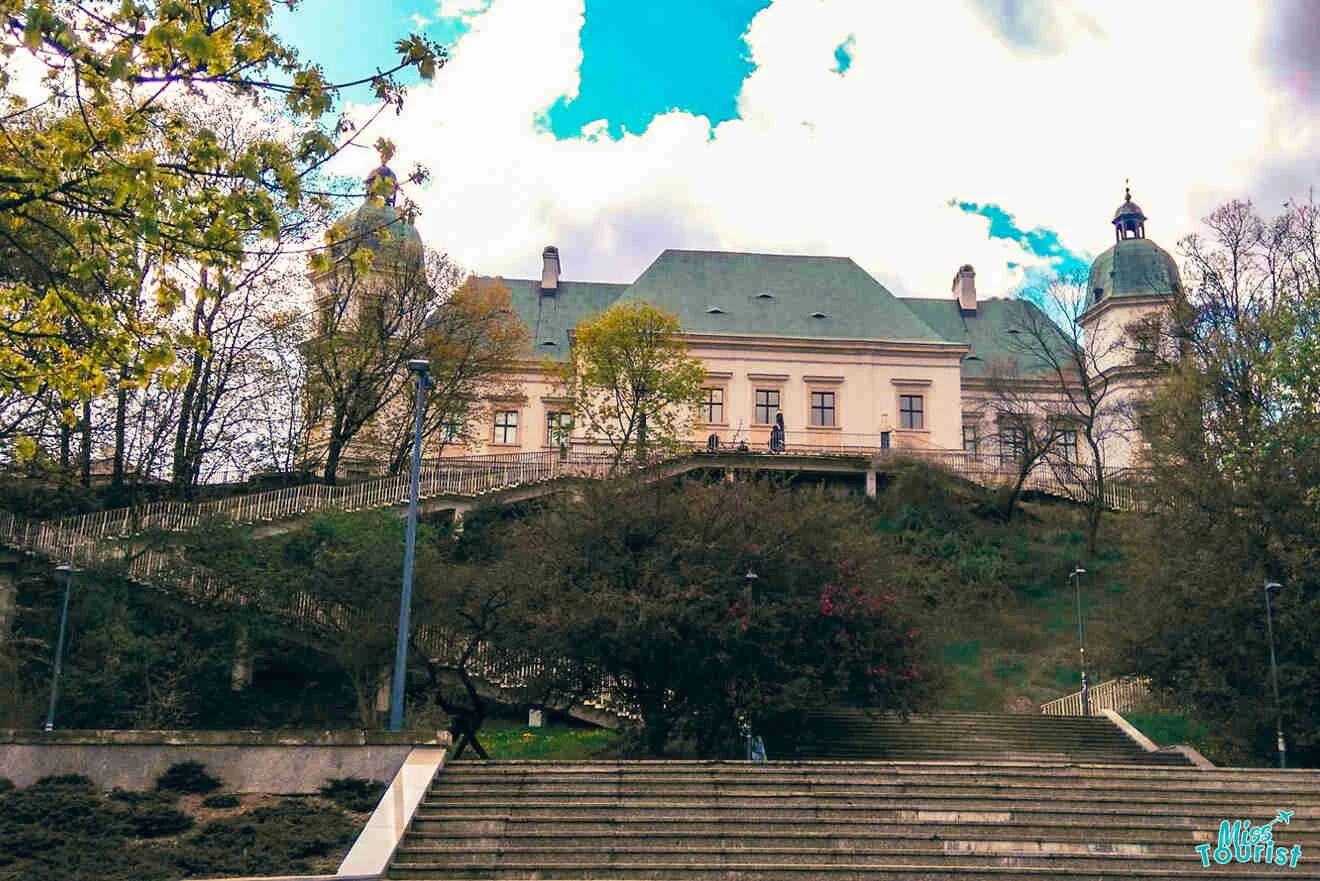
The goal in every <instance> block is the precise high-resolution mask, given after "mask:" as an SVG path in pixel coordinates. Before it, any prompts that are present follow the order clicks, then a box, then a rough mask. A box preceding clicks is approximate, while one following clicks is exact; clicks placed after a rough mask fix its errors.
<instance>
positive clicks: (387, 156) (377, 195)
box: [367, 138, 399, 205]
mask: <svg viewBox="0 0 1320 881" xmlns="http://www.w3.org/2000/svg"><path fill="white" fill-rule="evenodd" d="M376 152H377V153H379V154H380V168H377V169H376V170H375V171H373V172H372V173H371V174H369V175H367V199H368V201H372V202H375V203H376V204H380V202H381V201H383V202H384V203H385V204H386V205H393V204H394V199H395V196H396V195H397V193H398V189H399V179H398V178H397V177H395V175H394V172H393V171H391V170H390V160H391V159H393V158H394V142H393V141H391V140H389V139H388V138H377V139H376ZM377 181H381V183H377Z"/></svg>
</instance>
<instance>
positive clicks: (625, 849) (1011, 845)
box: [398, 826, 1320, 859]
mask: <svg viewBox="0 0 1320 881" xmlns="http://www.w3.org/2000/svg"><path fill="white" fill-rule="evenodd" d="M1213 838H1214V837H1213V836H1212V835H1211V834H1210V833H1208V832H1207V833H1204V834H1203V835H1200V836H1193V835H1191V834H1189V833H1188V832H1186V831H1182V832H1181V833H1180V834H1179V835H1177V836H1170V837H1166V838H1158V837H1154V838H1152V837H1147V836H1145V834H1144V833H1140V832H1138V833H1135V834H1132V835H1131V836H1130V837H1127V838H1124V839H1123V840H1121V841H1119V840H1104V841H1097V840H1093V839H1091V838H1090V836H1085V835H1079V836H1078V837H1077V838H1075V839H1072V840H1067V841H1041V840H1037V839H1032V838H1028V837H1026V836H1023V835H996V834H994V830H982V834H981V835H978V836H967V837H961V836H952V837H944V836H937V835H931V834H926V835H923V836H916V835H904V834H902V833H892V834H889V835H821V834H815V833H812V832H810V831H800V832H799V831H790V830H779V831H777V832H776V831H758V832H755V833H753V832H750V831H747V832H741V831H739V830H738V829H736V828H732V826H731V827H730V828H729V829H728V830H727V831H726V832H724V833H722V834H710V833H706V834H699V835H698V834H693V835H679V834H673V833H631V834H625V833H619V834H615V835H609V834H598V835H545V834H540V835H529V834H522V835H514V834H510V833H507V832H506V833H504V834H502V835H488V836H477V835H462V836H460V835H449V836H416V837H414V836H409V837H408V839H407V840H406V841H405V842H404V843H403V845H402V846H401V847H400V848H399V851H398V852H399V854H400V855H410V856H418V857H419V858H421V857H426V858H428V859H433V858H435V856H436V855H448V854H455V853H460V852H461V853H469V854H472V853H481V854H486V853H495V852H499V853H521V852H524V851H526V852H531V851H536V852H541V851H548V852H564V853H574V852H577V851H579V850H581V851H588V852H591V853H604V852H610V853H651V852H654V853H657V854H665V855H667V854H671V853H675V852H678V851H687V850H692V851H697V852H706V851H711V852H720V853H723V852H730V853H736V852H741V851H743V850H748V849H751V850H757V851H776V850H795V851H799V852H803V853H816V852H828V853H845V854H869V853H904V854H931V853H939V854H943V853H957V854H971V855H993V856H1003V855H1032V854H1070V855H1074V856H1089V855H1094V854H1119V855H1125V856H1131V855H1134V854H1136V855H1144V856H1163V857H1169V858H1174V859H1181V858H1184V857H1186V856H1187V854H1188V853H1191V852H1194V851H1191V850H1189V847H1191V846H1195V845H1197V844H1202V843H1205V842H1208V841H1213ZM1280 840H1282V836H1280ZM1318 841H1320V837H1317V836H1316V835H1314V834H1312V835H1309V836H1306V835H1295V834H1290V835H1288V844H1289V846H1291V845H1293V844H1296V845H1300V846H1302V847H1303V848H1309V847H1311V846H1312V845H1314V844H1315V843H1316V842H1318Z"/></svg>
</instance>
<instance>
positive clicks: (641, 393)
mask: <svg viewBox="0 0 1320 881" xmlns="http://www.w3.org/2000/svg"><path fill="white" fill-rule="evenodd" d="M649 391H650V390H649V389H648V388H647V387H646V382H645V381H643V382H639V383H638V384H637V385H635V386H633V393H634V394H635V395H636V397H637V409H638V410H639V411H640V412H639V413H638V414H637V462H638V464H641V463H642V462H645V461H646V395H647V393H648V392H649Z"/></svg>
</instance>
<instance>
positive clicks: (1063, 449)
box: [1059, 428, 1077, 463]
mask: <svg viewBox="0 0 1320 881" xmlns="http://www.w3.org/2000/svg"><path fill="white" fill-rule="evenodd" d="M1059 458H1060V459H1062V460H1063V461H1065V462H1068V463H1073V462H1076V461H1077V432H1076V431H1075V430H1073V429H1071V428H1065V429H1062V430H1061V431H1060V432H1059Z"/></svg>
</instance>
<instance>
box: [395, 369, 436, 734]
mask: <svg viewBox="0 0 1320 881" xmlns="http://www.w3.org/2000/svg"><path fill="white" fill-rule="evenodd" d="M408 369H409V370H410V371H412V372H413V373H414V374H416V375H417V422H416V428H415V431H414V434H413V457H412V484H411V486H409V488H408V537H407V538H406V539H405V540H404V545H403V593H402V595H401V596H400V597H399V642H398V646H397V647H396V648H395V651H394V679H393V681H392V682H391V683H390V685H391V689H390V730H391V731H402V730H403V690H404V689H403V687H404V685H405V684H406V680H407V678H408V618H409V615H410V611H411V606H412V582H413V552H414V550H415V549H416V547H417V494H418V490H419V485H420V483H421V471H422V416H423V414H424V413H425V412H426V406H425V405H426V389H427V387H428V386H429V385H430V383H429V381H428V378H427V373H428V371H429V370H430V364H429V363H428V362H427V361H426V359H425V358H414V359H412V360H411V361H409V362H408Z"/></svg>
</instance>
